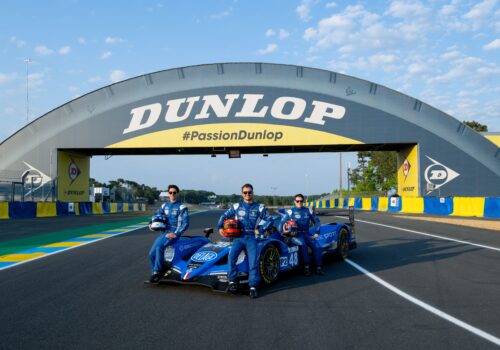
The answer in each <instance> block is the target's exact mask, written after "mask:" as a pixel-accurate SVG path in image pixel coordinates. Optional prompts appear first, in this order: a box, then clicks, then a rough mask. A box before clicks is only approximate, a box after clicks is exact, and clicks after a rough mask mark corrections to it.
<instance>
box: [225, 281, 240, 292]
mask: <svg viewBox="0 0 500 350" xmlns="http://www.w3.org/2000/svg"><path fill="white" fill-rule="evenodd" d="M227 291H228V292H229V293H233V294H234V293H236V292H237V291H238V285H237V284H236V282H234V281H230V282H229V286H228V287H227Z"/></svg>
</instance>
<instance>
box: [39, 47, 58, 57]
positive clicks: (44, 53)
mask: <svg viewBox="0 0 500 350" xmlns="http://www.w3.org/2000/svg"><path fill="white" fill-rule="evenodd" d="M35 52H36V53H37V54H38V55H39V56H48V55H52V54H53V53H54V50H51V49H49V48H48V47H47V46H44V45H38V46H36V47H35Z"/></svg>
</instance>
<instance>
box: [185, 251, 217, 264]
mask: <svg viewBox="0 0 500 350" xmlns="http://www.w3.org/2000/svg"><path fill="white" fill-rule="evenodd" d="M215 258H217V253H216V252H212V251H202V252H197V253H196V254H194V255H193V256H192V257H191V260H192V261H196V262H207V261H212V260H214V259H215Z"/></svg>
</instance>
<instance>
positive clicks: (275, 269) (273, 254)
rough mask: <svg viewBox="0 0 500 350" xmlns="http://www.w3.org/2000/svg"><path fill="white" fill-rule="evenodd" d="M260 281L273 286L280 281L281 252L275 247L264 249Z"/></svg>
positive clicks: (260, 261) (269, 246) (261, 257)
mask: <svg viewBox="0 0 500 350" xmlns="http://www.w3.org/2000/svg"><path fill="white" fill-rule="evenodd" d="M259 273H260V279H261V280H262V282H263V283H265V284H271V283H273V282H275V281H276V280H277V279H278V275H279V273H280V252H279V250H278V248H276V247H275V246H274V245H267V246H265V247H264V249H262V252H261V253H260V257H259Z"/></svg>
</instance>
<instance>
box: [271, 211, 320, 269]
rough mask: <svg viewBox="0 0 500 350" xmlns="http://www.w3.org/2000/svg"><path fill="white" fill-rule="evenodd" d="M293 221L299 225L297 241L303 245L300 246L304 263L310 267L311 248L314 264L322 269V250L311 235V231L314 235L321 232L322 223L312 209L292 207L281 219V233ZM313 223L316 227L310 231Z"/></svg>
mask: <svg viewBox="0 0 500 350" xmlns="http://www.w3.org/2000/svg"><path fill="white" fill-rule="evenodd" d="M288 220H293V221H295V222H296V223H297V231H298V232H297V237H296V238H297V239H298V240H299V241H300V242H301V243H302V245H301V246H300V252H301V253H302V260H303V261H304V266H308V265H309V252H308V250H307V247H308V246H309V247H311V249H312V251H313V256H314V262H315V264H316V267H321V257H322V249H321V247H320V245H319V243H318V241H317V240H316V239H314V238H313V237H312V235H311V231H312V232H313V234H314V233H318V232H319V226H320V222H319V219H318V217H317V216H316V214H315V213H314V211H313V210H312V208H306V207H302V208H297V207H292V208H290V209H288V210H287V211H285V215H283V217H282V218H281V222H280V225H279V228H278V230H279V232H280V233H283V225H284V224H285V223H286V222H287V221H288ZM310 223H313V224H314V227H313V228H312V230H310V229H309V224H310Z"/></svg>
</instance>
